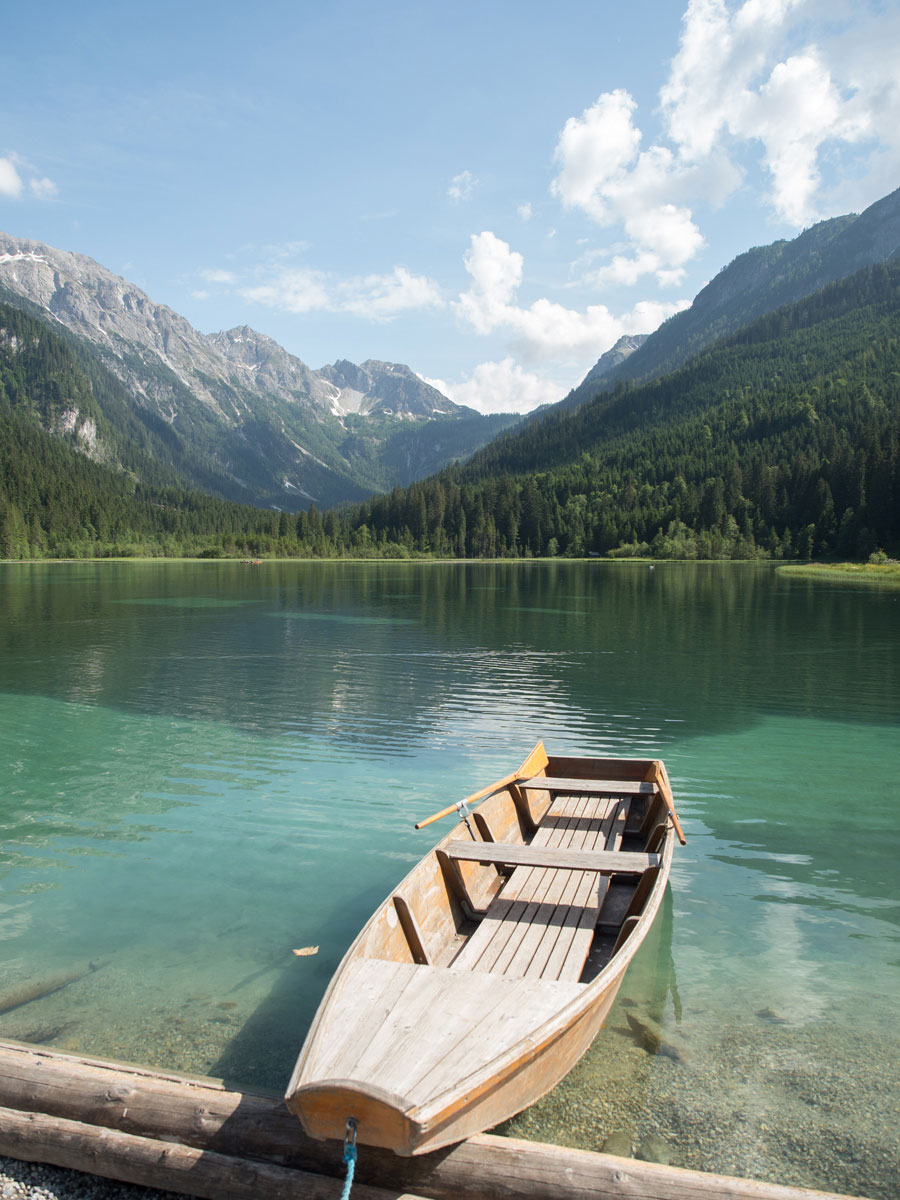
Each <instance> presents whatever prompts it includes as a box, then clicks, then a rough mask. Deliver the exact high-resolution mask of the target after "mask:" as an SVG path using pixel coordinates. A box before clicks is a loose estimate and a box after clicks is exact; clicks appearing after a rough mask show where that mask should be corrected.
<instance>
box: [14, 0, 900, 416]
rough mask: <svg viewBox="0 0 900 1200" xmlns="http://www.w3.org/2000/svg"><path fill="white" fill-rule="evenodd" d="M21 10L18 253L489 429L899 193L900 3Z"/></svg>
mask: <svg viewBox="0 0 900 1200" xmlns="http://www.w3.org/2000/svg"><path fill="white" fill-rule="evenodd" d="M12 9H13V6H11V5H8V6H7V11H6V12H5V14H4V18H3V23H2V38H0V228H2V229H3V231H4V232H6V233H9V234H12V235H14V236H18V237H26V238H33V239H35V240H38V241H42V242H46V243H48V244H50V245H53V246H57V247H59V248H61V249H66V250H74V251H77V252H79V253H82V254H87V255H89V256H90V257H91V258H94V259H96V260H97V261H98V262H100V263H102V264H103V265H104V266H106V267H108V268H109V269H111V270H112V271H115V272H116V273H117V274H121V275H124V276H125V277H126V278H128V279H130V280H132V281H133V282H135V283H136V284H138V285H139V286H140V287H142V288H143V289H144V290H145V291H146V292H147V293H148V294H149V295H150V296H151V297H152V298H153V299H154V300H156V301H158V302H160V303H164V304H168V305H169V306H170V307H172V308H174V309H176V310H177V311H178V312H180V313H182V314H183V315H184V316H186V317H187V318H188V320H190V321H191V323H192V324H193V325H195V326H196V327H197V328H198V329H200V330H202V331H204V332H214V331H216V330H218V329H227V328H231V327H232V326H235V325H241V324H248V325H252V326H253V327H254V328H255V329H258V330H260V331H262V332H263V333H267V334H269V335H270V336H271V337H273V338H275V339H276V340H277V341H278V342H280V343H281V344H282V345H284V346H285V347H286V348H287V349H288V350H290V351H291V352H292V353H294V354H296V355H298V356H299V357H300V358H302V359H303V360H304V362H306V363H308V364H309V365H310V366H312V367H320V366H322V365H324V364H325V363H327V362H333V361H334V360H335V359H338V358H348V359H351V360H352V361H354V362H361V361H363V360H365V359H367V358H379V359H385V360H388V361H393V362H404V363H407V364H408V365H409V366H411V367H412V368H413V369H414V370H415V371H417V372H418V373H419V374H420V375H422V376H423V377H425V378H427V379H429V380H431V381H434V382H436V383H437V384H438V386H440V387H441V388H442V389H443V390H444V391H446V392H447V394H449V395H450V396H451V397H452V398H453V399H455V400H457V401H458V402H460V403H467V404H471V405H473V406H474V407H477V408H480V409H481V410H482V411H499V410H504V409H505V410H518V411H525V410H527V409H530V408H533V407H534V406H536V405H537V404H539V403H543V402H546V401H553V400H557V399H560V398H561V397H562V396H563V395H564V394H565V393H566V392H567V391H568V390H569V388H570V387H572V386H574V385H575V384H576V383H577V382H578V381H579V380H580V379H581V378H582V376H583V375H584V374H585V372H586V371H587V370H588V368H589V367H590V366H591V365H592V364H593V363H594V362H595V361H596V359H597V358H598V357H599V356H600V355H601V354H602V353H603V352H604V351H605V350H607V349H608V348H609V347H610V346H611V345H612V344H613V343H614V342H615V341H616V340H617V338H618V337H619V336H621V335H622V334H623V333H638V332H650V331H651V330H652V329H654V328H655V327H656V326H657V325H658V324H659V322H660V321H661V320H663V319H664V318H665V317H666V316H668V315H669V314H671V313H672V312H674V311H677V309H678V308H679V307H683V306H684V305H685V304H687V303H689V302H690V300H691V299H692V298H693V296H694V295H695V294H696V293H697V291H698V290H699V289H700V288H701V287H702V286H703V284H704V283H705V282H707V280H709V279H710V278H712V276H713V275H715V274H716V272H717V271H718V270H720V269H721V268H722V267H723V266H725V265H726V264H727V263H728V262H730V261H731V259H732V258H734V257H735V255H737V254H739V253H741V251H743V250H745V249H747V248H748V247H750V246H753V245H760V244H763V243H767V242H771V241H773V240H775V239H776V238H779V237H793V236H795V235H796V234H797V233H798V232H799V231H800V230H801V229H803V228H804V227H806V226H808V225H810V224H811V223H813V222H814V221H816V220H818V219H820V218H822V217H828V216H834V215H836V214H839V213H843V212H850V211H859V210H860V209H862V208H864V207H865V206H866V205H868V204H870V203H872V202H873V201H875V200H877V199H879V198H880V197H881V196H883V195H885V194H887V193H888V192H890V191H892V190H894V189H895V188H896V187H897V186H898V185H900V72H898V69H897V63H898V61H900V4H898V3H897V2H896V0H893V2H890V3H888V2H880V0H854V2H853V3H852V4H851V3H845V2H844V0H732V2H729V3H726V2H725V0H674V2H673V0H632V2H631V3H630V4H628V5H623V4H620V3H616V4H613V3H604V2H602V0H593V2H591V3H582V2H580V0H560V2H559V3H557V4H554V5H550V4H547V3H546V0H541V2H539V3H532V2H531V0H516V2H515V3H512V2H507V0H497V2H494V3H492V2H490V0H483V2H482V3H480V4H474V3H469V2H468V0H460V2H458V3H456V4H455V5H446V4H443V3H442V4H438V3H430V2H428V0H420V2H419V3H408V2H406V0H396V2H393V3H380V4H371V3H362V2H359V0H335V2H332V3H326V4H316V5H312V4H310V3H307V2H306V0H292V2H291V3H282V2H281V0H275V2H267V0H260V3H259V4H258V6H257V7H256V8H252V7H250V6H248V5H244V4H241V5H238V4H236V3H233V2H232V0H219V2H218V3H215V4H212V3H207V2H206V0H182V3H179V4H175V3H171V2H170V0H161V2H159V3H156V4H154V5H152V6H149V7H148V6H146V5H141V6H137V5H128V4H122V3H121V0H117V3H114V4H107V3H97V2H96V0H82V3H81V4H78V5H73V4H70V3H66V4H62V3H57V2H56V0H49V2H47V3H44V4H42V5H37V6H30V10H26V6H25V5H17V6H15V11H11V10H12Z"/></svg>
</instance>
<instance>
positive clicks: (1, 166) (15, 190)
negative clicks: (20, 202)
mask: <svg viewBox="0 0 900 1200" xmlns="http://www.w3.org/2000/svg"><path fill="white" fill-rule="evenodd" d="M22 186H23V185H22V177H21V175H20V174H19V172H18V171H17V170H16V167H15V164H14V163H13V162H11V161H10V160H9V159H8V158H0V196H7V197H9V199H11V200H16V199H18V197H19V196H21V194H22Z"/></svg>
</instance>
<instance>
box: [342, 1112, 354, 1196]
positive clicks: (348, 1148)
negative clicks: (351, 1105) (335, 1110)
mask: <svg viewBox="0 0 900 1200" xmlns="http://www.w3.org/2000/svg"><path fill="white" fill-rule="evenodd" d="M344 1166H345V1167H346V1168H347V1177H346V1179H345V1180H344V1190H343V1191H342V1192H341V1200H350V1189H351V1188H352V1187H353V1172H354V1171H355V1170H356V1118H355V1117H348V1118H347V1132H346V1133H345V1134H344Z"/></svg>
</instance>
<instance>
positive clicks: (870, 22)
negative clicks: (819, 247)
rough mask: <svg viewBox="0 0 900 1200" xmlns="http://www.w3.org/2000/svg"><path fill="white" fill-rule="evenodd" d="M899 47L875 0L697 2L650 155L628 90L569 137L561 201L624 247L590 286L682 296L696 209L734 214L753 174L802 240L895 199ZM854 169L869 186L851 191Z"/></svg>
mask: <svg viewBox="0 0 900 1200" xmlns="http://www.w3.org/2000/svg"><path fill="white" fill-rule="evenodd" d="M898 45H900V12H898V11H897V8H896V6H886V7H885V6H882V5H879V4H876V3H872V2H871V0H859V2H857V3H856V4H854V5H852V6H851V5H850V4H848V3H845V2H843V0H741V2H728V0H689V2H688V4H687V7H686V9H685V12H684V15H683V18H682V29H681V36H680V41H679V45H678V50H677V53H676V54H675V57H674V58H673V60H672V63H671V66H670V70H669V75H668V78H667V79H666V81H665V82H664V84H663V86H662V87H661V89H660V93H659V99H660V109H659V113H660V115H661V118H662V127H661V130H660V134H659V136H657V137H656V138H655V139H654V140H652V141H651V142H650V143H649V144H647V143H646V142H645V139H644V135H643V132H642V130H641V128H640V125H639V123H638V120H637V106H636V103H635V100H634V98H633V97H632V96H631V95H630V94H629V93H628V92H627V91H625V90H623V89H621V88H620V89H617V90H614V91H609V92H604V93H602V94H601V95H600V96H599V97H598V98H597V100H596V101H595V102H594V103H593V104H592V105H590V106H589V107H588V108H586V109H585V110H584V112H582V113H581V115H580V116H573V117H570V118H569V119H568V120H567V121H566V122H565V125H564V126H563V128H562V130H561V132H560V134H559V138H558V141H557V145H556V150H555V156H554V157H555V163H556V167H557V174H556V177H555V178H554V180H553V182H552V184H551V192H552V194H553V195H555V196H556V197H557V198H558V199H559V200H560V201H561V202H562V203H563V205H564V206H565V207H566V208H568V209H572V210H580V211H581V212H583V213H585V214H586V215H587V216H588V217H589V218H590V219H591V220H592V221H594V222H595V223H597V224H598V225H600V226H602V227H605V228H608V227H611V226H616V227H618V228H619V229H620V230H621V232H622V234H623V235H624V237H623V238H621V239H619V241H620V244H619V245H617V246H616V247H615V248H614V249H613V248H611V250H610V253H609V261H608V262H607V263H606V264H605V265H604V266H601V267H599V268H598V269H597V270H595V271H594V272H592V273H591V274H590V275H588V276H587V277H586V279H585V281H586V282H590V283H594V284H596V285H598V286H608V285H616V284H620V285H629V286H630V285H633V284H635V283H637V282H638V280H640V279H641V278H642V277H644V276H655V278H656V282H657V283H658V284H659V285H660V286H661V287H667V286H673V285H678V284H679V283H680V282H681V281H682V279H683V277H684V273H685V267H686V264H687V263H689V262H690V261H691V260H692V259H693V258H694V257H695V256H696V255H697V254H698V252H699V251H700V249H701V248H702V247H703V244H704V242H703V236H702V233H701V230H700V227H699V225H698V222H697V217H696V212H695V210H696V209H697V208H698V206H699V205H701V204H710V205H712V206H714V207H715V206H718V205H721V204H722V203H724V202H725V200H726V199H727V198H728V196H729V195H731V194H732V193H733V192H734V190H735V189H736V188H737V187H738V186H740V184H741V183H742V182H745V181H746V179H747V172H748V167H749V165H750V164H752V163H755V164H756V165H757V166H758V167H760V168H761V169H762V171H763V173H764V174H763V179H765V180H767V183H766V184H765V185H764V187H763V189H762V194H763V196H764V199H765V202H767V204H768V205H769V206H770V207H771V209H772V211H773V213H774V214H775V216H776V217H777V218H778V219H779V220H780V221H782V222H783V223H785V224H787V225H789V226H792V227H794V228H797V229H799V228H802V227H803V226H804V225H808V224H810V223H811V222H812V221H814V220H817V219H819V218H820V217H821V216H823V215H830V214H831V213H834V212H840V211H845V209H846V203H845V204H844V206H842V199H843V198H844V197H849V198H850V199H851V201H852V202H853V204H859V203H862V202H864V203H871V201H872V200H874V199H876V198H877V197H878V196H879V195H880V194H882V193H883V192H884V191H887V190H889V189H890V188H893V187H896V185H897V177H898V173H900V72H898V71H897V67H896V60H897V46H898ZM842 155H844V156H850V157H849V158H842V157H841V156H842ZM844 161H847V162H848V163H850V164H852V169H851V170H849V171H848V172H846V174H847V176H849V175H852V177H853V179H854V180H859V179H860V178H864V179H867V182H866V183H864V184H863V183H858V184H857V186H856V188H855V191H854V189H853V188H852V187H851V186H850V185H849V184H848V183H847V182H846V181H845V179H843V178H842V173H841V163H842V162H844ZM826 164H827V166H828V168H829V176H828V179H827V180H826V179H825V171H824V168H825V165H826ZM835 179H836V180H837V183H835V182H833V181H834V180H835ZM829 189H830V191H829Z"/></svg>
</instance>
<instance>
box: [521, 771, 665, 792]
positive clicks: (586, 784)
mask: <svg viewBox="0 0 900 1200" xmlns="http://www.w3.org/2000/svg"><path fill="white" fill-rule="evenodd" d="M516 787H517V788H530V789H531V790H532V791H541V792H565V793H566V795H568V796H575V795H581V794H582V793H584V794H586V795H590V796H655V795H656V793H657V792H658V791H659V788H658V787H657V785H656V784H655V783H643V782H642V781H641V780H639V779H562V778H556V777H554V776H552V775H535V776H533V777H532V778H531V779H519V780H516Z"/></svg>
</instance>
